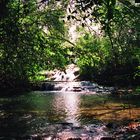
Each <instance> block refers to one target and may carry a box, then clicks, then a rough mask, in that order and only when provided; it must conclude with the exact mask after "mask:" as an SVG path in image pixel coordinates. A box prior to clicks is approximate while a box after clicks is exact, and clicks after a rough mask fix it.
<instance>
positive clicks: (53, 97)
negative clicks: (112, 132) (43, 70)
mask: <svg viewBox="0 0 140 140" xmlns="http://www.w3.org/2000/svg"><path fill="white" fill-rule="evenodd" d="M137 118H140V102H139V98H137V97H136V98H135V99H131V98H130V99H129V98H124V99H120V98H119V97H111V96H110V95H100V96H99V95H88V94H86V95H83V94H82V95H80V94H79V93H69V92H67V93H46V92H31V93H28V94H25V95H22V96H16V97H11V98H10V97H9V98H0V136H1V135H21V134H32V133H34V132H36V133H43V132H45V133H46V132H49V131H54V128H50V126H49V125H51V124H54V123H55V124H59V123H66V122H68V123H73V124H74V125H78V126H79V125H83V124H97V123H99V122H100V121H107V122H108V121H112V120H114V121H116V120H127V119H137ZM55 129H57V128H55Z"/></svg>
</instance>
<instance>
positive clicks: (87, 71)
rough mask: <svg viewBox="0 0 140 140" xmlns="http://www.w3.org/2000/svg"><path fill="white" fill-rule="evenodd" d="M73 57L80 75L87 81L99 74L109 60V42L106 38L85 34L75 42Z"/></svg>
mask: <svg viewBox="0 0 140 140" xmlns="http://www.w3.org/2000/svg"><path fill="white" fill-rule="evenodd" d="M77 44H78V45H77V47H76V49H75V55H76V57H77V64H78V65H79V67H80V68H81V74H82V75H83V77H85V78H87V79H88V80H92V79H93V76H94V75H97V74H99V73H100V72H101V70H102V69H103V67H104V66H105V65H106V61H108V59H109V51H110V42H109V40H108V39H107V38H102V37H97V36H92V35H91V34H85V35H84V36H83V37H81V38H80V39H79V41H78V42H77Z"/></svg>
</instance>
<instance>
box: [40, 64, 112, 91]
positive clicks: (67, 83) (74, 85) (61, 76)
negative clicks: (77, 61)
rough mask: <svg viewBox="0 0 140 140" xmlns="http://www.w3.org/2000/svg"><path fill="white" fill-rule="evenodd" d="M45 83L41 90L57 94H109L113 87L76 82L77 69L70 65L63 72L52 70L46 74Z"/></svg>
mask: <svg viewBox="0 0 140 140" xmlns="http://www.w3.org/2000/svg"><path fill="white" fill-rule="evenodd" d="M46 76H47V78H46V80H47V82H45V83H43V84H44V85H43V89H44V90H47V91H57V92H58V91H59V92H81V93H83V92H84V93H89V92H90V93H91V92H92V93H110V92H112V90H114V88H113V87H103V86H99V85H98V84H95V83H91V82H89V81H77V78H78V77H79V68H78V67H77V66H76V65H74V64H70V65H68V66H67V68H66V70H65V71H60V70H54V71H50V72H47V73H46Z"/></svg>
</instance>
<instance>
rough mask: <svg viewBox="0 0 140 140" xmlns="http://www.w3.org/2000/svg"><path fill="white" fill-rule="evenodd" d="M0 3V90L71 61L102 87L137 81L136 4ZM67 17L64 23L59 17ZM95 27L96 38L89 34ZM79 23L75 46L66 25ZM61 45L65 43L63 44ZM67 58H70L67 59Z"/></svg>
mask: <svg viewBox="0 0 140 140" xmlns="http://www.w3.org/2000/svg"><path fill="white" fill-rule="evenodd" d="M69 4H70V3H69V1H63V0H60V1H54V0H50V1H47V0H46V1H45V0H42V1H36V0H30V1H26V0H22V1H21V0H1V1H0V89H11V88H19V87H20V88H21V87H24V88H25V87H26V86H28V85H29V83H30V82H31V81H34V80H35V79H36V74H37V73H38V72H39V71H40V70H43V69H53V68H56V67H57V68H64V67H65V65H67V64H68V63H71V62H75V63H76V64H77V65H79V67H80V68H81V77H82V79H88V80H95V79H96V81H98V82H101V83H105V84H116V83H117V84H126V85H131V84H138V83H139V82H140V48H139V45H140V44H139V42H140V40H139V37H140V26H139V25H140V16H139V12H140V10H139V6H135V5H134V4H132V3H131V1H130V0H127V1H122V0H106V1H104V0H100V1H97V0H94V1H90V0H86V1H74V2H73V5H75V7H74V8H73V6H72V8H71V7H70V8H69V11H70V13H69V15H68V14H67V12H66V11H67V9H66V7H67V6H68V5H69ZM65 17H67V21H66V22H65V21H64V18H65ZM86 19H90V20H91V25H90V26H93V24H94V25H99V26H100V35H97V34H94V32H89V31H88V30H87V29H85V28H86V26H87V24H86ZM69 21H71V22H76V21H80V23H81V27H80V28H79V30H80V31H77V32H82V35H81V37H79V38H78V39H77V41H76V43H75V45H74V44H73V43H72V42H70V41H69V39H67V38H68V34H67V33H68V28H69V24H68V22H69ZM66 42H67V43H66ZM71 54H72V55H71Z"/></svg>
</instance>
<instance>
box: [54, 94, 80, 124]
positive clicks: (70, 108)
mask: <svg viewBox="0 0 140 140" xmlns="http://www.w3.org/2000/svg"><path fill="white" fill-rule="evenodd" d="M53 103H54V104H53V105H54V109H55V111H56V112H60V111H64V112H65V113H66V118H65V121H66V122H69V123H73V124H75V125H80V122H79V121H78V118H77V116H78V110H79V104H80V97H79V95H78V94H75V93H69V92H68V93H60V94H57V95H56V96H55V97H54V100H53Z"/></svg>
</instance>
